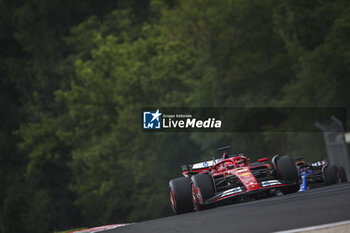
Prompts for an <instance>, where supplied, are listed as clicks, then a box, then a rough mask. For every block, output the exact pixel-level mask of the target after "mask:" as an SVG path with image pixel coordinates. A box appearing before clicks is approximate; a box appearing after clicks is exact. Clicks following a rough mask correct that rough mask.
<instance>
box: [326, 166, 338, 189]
mask: <svg viewBox="0 0 350 233" xmlns="http://www.w3.org/2000/svg"><path fill="white" fill-rule="evenodd" d="M323 177H324V182H325V184H326V185H331V184H336V183H337V181H338V171H337V167H336V166H335V165H328V166H327V167H325V168H324V169H323Z"/></svg>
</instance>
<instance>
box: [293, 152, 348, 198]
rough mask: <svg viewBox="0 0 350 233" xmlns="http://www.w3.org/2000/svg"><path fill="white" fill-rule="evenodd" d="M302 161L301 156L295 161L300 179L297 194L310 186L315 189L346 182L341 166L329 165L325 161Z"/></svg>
mask: <svg viewBox="0 0 350 233" xmlns="http://www.w3.org/2000/svg"><path fill="white" fill-rule="evenodd" d="M303 159H304V157H303V156H301V157H298V158H297V159H296V160H297V162H296V165H297V168H298V171H299V174H300V177H301V183H300V189H299V192H302V191H306V190H308V189H309V188H310V186H314V187H316V186H320V185H331V184H336V183H340V182H347V178H346V173H345V170H344V168H343V167H342V166H340V167H337V166H335V165H330V164H329V163H328V161H327V160H321V161H317V162H314V163H305V162H304V161H303Z"/></svg>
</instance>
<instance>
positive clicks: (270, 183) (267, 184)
mask: <svg viewBox="0 0 350 233" xmlns="http://www.w3.org/2000/svg"><path fill="white" fill-rule="evenodd" d="M261 184H262V186H263V187H267V186H271V185H278V184H281V183H280V182H279V181H278V180H266V181H263V182H261Z"/></svg>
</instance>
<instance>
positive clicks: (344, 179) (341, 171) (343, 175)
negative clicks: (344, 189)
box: [339, 167, 348, 183]
mask: <svg viewBox="0 0 350 233" xmlns="http://www.w3.org/2000/svg"><path fill="white" fill-rule="evenodd" d="M339 177H340V181H341V182H342V183H344V182H348V179H347V177H346V173H345V170H344V168H343V167H339Z"/></svg>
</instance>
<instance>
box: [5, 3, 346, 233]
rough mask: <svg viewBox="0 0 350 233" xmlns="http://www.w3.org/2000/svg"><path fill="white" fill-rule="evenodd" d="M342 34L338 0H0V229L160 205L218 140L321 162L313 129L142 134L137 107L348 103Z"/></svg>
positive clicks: (255, 153) (128, 215)
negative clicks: (171, 184) (184, 168)
mask: <svg viewBox="0 0 350 233" xmlns="http://www.w3.org/2000/svg"><path fill="white" fill-rule="evenodd" d="M349 38H350V6H349V1H345V0H344V1H342V0H339V1H329V0H310V1H291V0H286V1H277V0H252V1H246V0H217V1H212V0H172V1H161V0H153V1H149V0H148V1H147V0H144V1H137V0H118V1H117V0H114V1H110V0H75V1H67V0H51V1H46V0H27V1H24V0H16V1H13V0H1V1H0V42H1V51H0V75H1V79H0V90H1V92H0V106H1V115H0V117H1V118H0V211H1V214H2V216H3V220H4V225H5V228H6V232H8V233H11V232H13V233H15V232H23V233H26V232H36V233H40V232H52V231H54V230H61V229H69V228H72V227H79V226H96V225H100V224H109V223H119V222H134V221H140V220H145V219H150V218H156V217H161V216H166V215H169V214H170V208H169V201H168V188H167V187H168V186H167V185H168V184H167V182H168V180H169V179H171V178H173V177H176V176H179V175H180V169H179V166H180V165H181V164H183V163H191V162H194V161H198V160H201V159H208V158H211V156H212V155H214V154H215V148H217V147H219V146H224V145H227V144H231V145H232V147H233V148H234V152H237V153H238V152H245V153H246V154H247V155H249V156H251V157H253V158H256V157H259V156H272V155H273V154H276V153H280V154H285V153H288V154H291V155H292V156H298V155H305V156H306V158H307V159H309V160H314V159H320V158H324V157H325V156H326V152H325V148H324V144H323V138H322V135H321V134H319V133H302V132H301V133H288V132H286V133H271V132H270V133H269V132H264V133H144V132H142V131H141V130H140V122H139V120H140V117H139V114H140V109H142V107H144V106H166V107H174V106H175V107H176V106H186V107H267V106H272V107H298V106H302V107H326V106H333V107H349V104H350V102H349V99H350V98H349V97H350V92H349V91H348V88H349V86H350V78H349V74H350V40H349ZM256 117H259V116H256ZM242 122H244V121H242ZM237 124H239V122H237Z"/></svg>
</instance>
